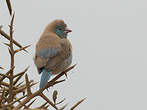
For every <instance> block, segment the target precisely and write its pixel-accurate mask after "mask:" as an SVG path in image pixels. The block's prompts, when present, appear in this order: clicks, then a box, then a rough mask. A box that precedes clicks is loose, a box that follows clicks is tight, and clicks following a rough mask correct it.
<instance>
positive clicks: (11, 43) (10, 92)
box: [9, 14, 14, 102]
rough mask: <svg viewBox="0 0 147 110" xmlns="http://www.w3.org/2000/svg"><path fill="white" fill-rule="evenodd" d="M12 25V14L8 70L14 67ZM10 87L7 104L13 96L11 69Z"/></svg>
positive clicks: (11, 73) (11, 74)
mask: <svg viewBox="0 0 147 110" xmlns="http://www.w3.org/2000/svg"><path fill="white" fill-rule="evenodd" d="M13 23H14V14H13V16H12V19H11V22H10V26H9V27H10V51H9V52H10V55H11V65H10V68H13V67H14V49H13ZM9 80H10V86H9V102H12V101H13V98H14V94H13V69H12V71H11V72H10V78H9Z"/></svg>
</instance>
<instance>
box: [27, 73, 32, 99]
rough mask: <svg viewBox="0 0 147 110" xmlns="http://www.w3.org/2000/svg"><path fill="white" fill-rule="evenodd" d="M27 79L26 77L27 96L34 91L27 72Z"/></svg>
mask: <svg viewBox="0 0 147 110" xmlns="http://www.w3.org/2000/svg"><path fill="white" fill-rule="evenodd" d="M25 79H26V87H27V96H30V95H31V94H32V92H31V88H30V83H29V78H28V75H27V74H25Z"/></svg>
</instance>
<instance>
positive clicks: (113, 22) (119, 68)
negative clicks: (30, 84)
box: [0, 0, 147, 110]
mask: <svg viewBox="0 0 147 110" xmlns="http://www.w3.org/2000/svg"><path fill="white" fill-rule="evenodd" d="M11 2H12V7H13V10H14V11H15V23H14V39H16V40H17V41H18V42H20V43H21V44H22V45H24V46H25V45H28V44H31V45H32V46H31V47H29V49H28V51H29V54H27V53H24V52H22V54H17V55H16V62H15V65H16V69H15V71H17V72H19V71H22V70H24V68H26V67H27V66H30V68H29V70H28V76H29V78H30V79H33V80H34V81H35V82H38V81H40V75H38V73H37V70H36V67H35V65H34V63H33V57H34V52H35V44H36V42H37V41H38V40H39V37H40V35H41V33H42V32H43V30H44V28H45V26H46V25H47V24H48V23H50V22H51V21H52V20H54V19H63V20H64V21H65V22H66V24H67V25H68V27H69V28H70V29H72V31H73V32H72V33H70V34H69V36H68V38H69V40H70V41H71V43H72V45H73V64H75V63H76V64H77V66H76V68H74V69H73V70H72V71H70V73H69V75H68V79H67V81H66V82H63V83H62V84H59V85H57V86H55V87H53V88H51V90H50V91H52V90H58V91H59V99H63V98H66V102H68V103H69V105H68V107H70V106H72V105H73V104H75V103H76V102H77V101H79V100H80V99H82V98H84V97H87V99H86V100H85V101H84V102H83V103H82V104H80V106H78V108H77V110H146V109H147V43H146V42H147V6H146V4H147V1H146V0H43V1H42V0H14V1H11ZM10 18H11V17H10V15H9V12H8V9H7V5H6V3H5V0H1V1H0V24H1V25H3V30H5V32H7V33H8V32H9V31H8V24H9V23H10ZM4 42H8V41H7V40H5V39H4V38H3V37H0V66H2V67H4V68H5V70H3V71H7V69H8V68H9V65H8V64H9V62H10V59H9V54H8V50H7V47H6V46H5V45H4V44H3V43H4ZM62 78H65V77H62ZM33 90H34V91H35V90H38V85H37V86H35V87H34V88H33ZM50 93H51V92H46V95H48V96H51V95H50ZM38 99H39V98H38ZM40 102H41V100H38V102H37V103H36V105H37V104H40ZM68 107H67V110H68Z"/></svg>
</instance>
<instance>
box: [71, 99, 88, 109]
mask: <svg viewBox="0 0 147 110" xmlns="http://www.w3.org/2000/svg"><path fill="white" fill-rule="evenodd" d="M85 99H86V98H84V99H82V100H80V101H79V102H77V103H76V104H75V105H74V106H73V107H71V109H70V110H74V109H75V108H76V107H77V106H78V105H79V104H80V103H82V102H83V101H84V100H85Z"/></svg>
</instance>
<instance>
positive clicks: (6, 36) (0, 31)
mask: <svg viewBox="0 0 147 110" xmlns="http://www.w3.org/2000/svg"><path fill="white" fill-rule="evenodd" d="M0 34H1V35H2V36H3V37H5V38H6V39H8V40H10V36H9V35H8V34H7V33H5V32H4V31H3V30H1V29H0ZM13 43H14V44H15V45H16V46H18V47H19V48H22V47H23V46H21V44H19V43H18V42H17V41H15V40H13ZM25 52H27V51H26V50H25Z"/></svg>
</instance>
